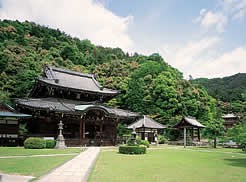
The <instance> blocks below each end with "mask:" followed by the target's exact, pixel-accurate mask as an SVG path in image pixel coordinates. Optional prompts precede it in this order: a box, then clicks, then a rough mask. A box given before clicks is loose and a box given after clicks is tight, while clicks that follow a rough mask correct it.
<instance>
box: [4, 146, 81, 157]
mask: <svg viewBox="0 0 246 182" xmlns="http://www.w3.org/2000/svg"><path fill="white" fill-rule="evenodd" d="M79 152H80V149H79V148H67V149H64V150H60V149H59V150H58V149H25V148H23V147H0V156H27V155H46V154H68V153H79Z"/></svg>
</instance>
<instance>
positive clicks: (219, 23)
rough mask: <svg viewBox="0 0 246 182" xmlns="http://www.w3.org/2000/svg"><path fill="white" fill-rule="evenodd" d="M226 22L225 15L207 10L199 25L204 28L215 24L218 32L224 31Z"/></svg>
mask: <svg viewBox="0 0 246 182" xmlns="http://www.w3.org/2000/svg"><path fill="white" fill-rule="evenodd" d="M226 24H227V17H226V16H225V15H223V14H222V13H213V12H211V11H208V12H207V13H206V14H205V15H204V17H203V19H202V20H201V25H202V26H204V27H205V28H207V29H208V28H210V27H211V26H213V25H215V26H216V30H217V31H218V32H224V27H225V25H226Z"/></svg>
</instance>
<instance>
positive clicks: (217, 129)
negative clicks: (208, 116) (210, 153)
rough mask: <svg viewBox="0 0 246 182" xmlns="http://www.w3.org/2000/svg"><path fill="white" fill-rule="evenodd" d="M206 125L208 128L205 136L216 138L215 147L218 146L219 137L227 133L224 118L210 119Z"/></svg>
mask: <svg viewBox="0 0 246 182" xmlns="http://www.w3.org/2000/svg"><path fill="white" fill-rule="evenodd" d="M205 125H206V128H204V130H203V134H204V135H205V137H207V138H209V139H212V140H214V148H216V143H217V138H218V137H222V136H224V135H225V126H224V125H223V120H222V119H218V120H209V121H208V122H206V124H205Z"/></svg>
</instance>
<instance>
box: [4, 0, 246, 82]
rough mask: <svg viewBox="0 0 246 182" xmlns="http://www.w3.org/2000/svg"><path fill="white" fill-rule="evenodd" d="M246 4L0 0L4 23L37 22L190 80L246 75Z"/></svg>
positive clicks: (232, 0) (231, 0)
mask: <svg viewBox="0 0 246 182" xmlns="http://www.w3.org/2000/svg"><path fill="white" fill-rule="evenodd" d="M245 16H246V0H197V1H191V0H153V1H150V0H135V1H132V0H83V1H81V0H52V1H49V0H35V1H29V0H22V1H19V0H0V19H18V20H20V21H25V20H29V21H34V22H36V23H39V24H42V25H46V26H49V27H52V28H59V29H61V30H63V31H65V32H66V33H68V34H70V35H72V36H76V37H79V38H80V39H89V40H91V41H92V42H93V43H94V44H96V45H103V46H109V47H120V48H122V49H123V50H124V51H125V52H130V53H134V52H138V53H141V54H144V55H150V54H152V53H156V52H157V53H159V54H160V55H161V56H162V57H163V58H164V59H165V61H166V62H168V63H169V64H170V65H172V66H173V67H175V68H178V69H179V70H180V71H182V72H183V73H184V77H185V78H187V77H188V75H192V76H193V77H194V78H198V77H209V78H213V77H222V76H229V75H232V74H236V73H239V72H241V73H242V72H246V61H245V60H244V59H245V57H246V36H245V35H244V34H245V33H244V32H246V22H245V21H246V17H245Z"/></svg>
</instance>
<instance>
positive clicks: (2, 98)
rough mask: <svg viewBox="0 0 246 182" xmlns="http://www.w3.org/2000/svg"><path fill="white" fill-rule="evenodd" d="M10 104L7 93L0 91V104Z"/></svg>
mask: <svg viewBox="0 0 246 182" xmlns="http://www.w3.org/2000/svg"><path fill="white" fill-rule="evenodd" d="M9 102H10V94H9V92H6V91H2V90H0V104H7V103H9Z"/></svg>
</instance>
